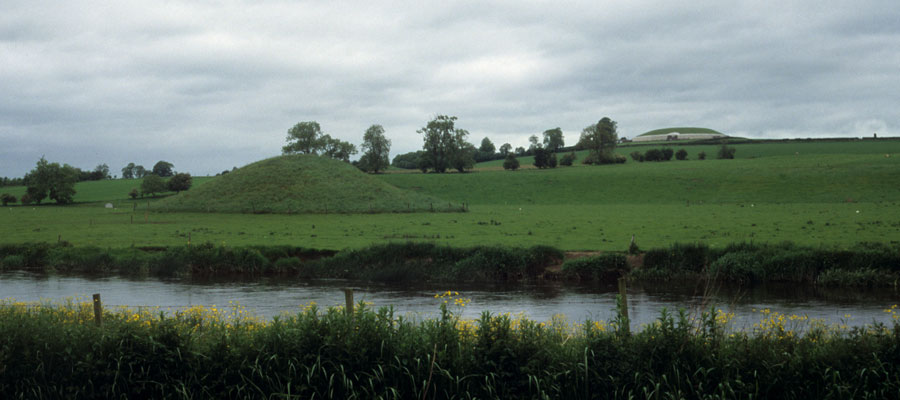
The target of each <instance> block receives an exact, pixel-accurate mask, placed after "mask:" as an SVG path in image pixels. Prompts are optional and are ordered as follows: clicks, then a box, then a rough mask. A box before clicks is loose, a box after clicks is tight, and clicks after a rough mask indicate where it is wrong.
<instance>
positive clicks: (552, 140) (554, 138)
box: [544, 128, 565, 153]
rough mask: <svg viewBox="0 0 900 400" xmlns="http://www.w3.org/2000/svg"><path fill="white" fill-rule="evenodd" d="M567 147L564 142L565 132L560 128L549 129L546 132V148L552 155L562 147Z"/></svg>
mask: <svg viewBox="0 0 900 400" xmlns="http://www.w3.org/2000/svg"><path fill="white" fill-rule="evenodd" d="M563 146H565V141H564V140H563V132H562V129H560V128H553V129H547V130H546V131H544V148H545V149H547V150H548V151H550V152H552V153H556V152H557V151H558V150H559V148H560V147H563Z"/></svg>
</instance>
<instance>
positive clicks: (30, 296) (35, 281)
mask: <svg viewBox="0 0 900 400" xmlns="http://www.w3.org/2000/svg"><path fill="white" fill-rule="evenodd" d="M346 287H349V288H353V289H354V291H355V298H356V300H357V301H366V302H370V303H373V304H374V307H380V306H388V305H393V306H394V308H395V310H397V311H398V312H399V313H400V314H401V315H407V316H408V317H410V318H427V317H434V316H436V315H437V313H438V307H439V305H440V302H441V300H439V299H435V298H434V295H435V294H436V293H439V292H443V291H446V290H454V291H459V292H460V293H461V295H462V296H463V297H467V298H470V299H472V302H471V303H470V304H469V305H468V306H467V307H465V308H464V309H463V310H461V312H462V315H463V317H464V318H477V317H478V316H479V315H480V314H481V313H482V312H483V311H490V312H491V313H506V312H509V313H511V314H522V315H523V316H526V317H528V318H531V319H535V320H540V321H545V320H549V319H550V318H551V317H552V316H553V315H554V314H558V313H560V314H564V315H566V316H567V317H568V318H569V320H571V321H575V322H582V321H584V320H586V319H592V320H605V321H609V320H611V319H613V318H614V312H613V308H614V307H615V298H616V292H617V288H616V286H615V285H577V284H572V283H560V282H552V283H542V284H515V285H500V284H454V285H448V284H434V283H422V284H415V285H410V284H404V285H402V286H395V285H388V284H378V283H371V282H348V281H336V280H317V281H309V280H300V279H286V278H281V277H279V278H265V279H253V280H235V279H218V280H216V279H203V280H200V279H168V280H159V279H155V278H127V277H110V276H83V275H79V276H66V275H57V274H49V275H47V274H32V273H24V272H7V273H2V274H0V298H15V299H17V300H21V301H38V300H42V299H44V300H53V301H63V300H65V299H66V298H71V297H76V296H81V297H82V298H84V299H87V298H89V297H90V295H91V294H92V293H101V294H102V296H103V303H104V304H105V305H107V306H118V305H125V306H135V307H137V306H159V307H162V308H178V307H188V306H191V305H198V304H199V305H217V306H220V307H221V306H227V305H228V304H229V302H237V303H239V304H241V305H242V306H245V307H247V308H248V309H250V310H252V311H254V312H255V313H257V314H259V315H262V316H266V317H270V316H273V315H278V314H280V313H283V312H288V313H294V312H297V311H299V310H300V306H302V305H305V304H308V303H310V302H315V303H317V304H318V305H319V306H322V307H327V306H332V305H339V304H343V302H344V295H343V293H342V292H341V290H340V289H341V288H346ZM628 296H629V299H628V300H629V314H630V316H631V318H632V321H633V324H634V326H636V327H638V326H640V325H641V324H646V323H650V322H652V321H653V320H655V319H656V318H657V317H658V316H659V313H660V311H661V310H662V309H663V308H667V309H668V310H670V311H675V310H678V309H681V308H683V309H686V310H687V311H688V312H690V313H692V314H697V313H698V312H699V311H700V310H708V309H709V308H710V307H716V308H720V309H723V310H727V311H731V312H734V313H735V314H736V315H737V319H736V324H738V326H750V325H752V323H754V322H757V321H759V319H760V318H761V316H760V315H759V314H758V312H755V311H754V310H757V311H758V310H761V309H764V308H770V309H772V310H774V311H779V312H782V313H785V314H792V313H796V314H805V315H807V316H809V317H810V318H823V319H825V320H826V321H830V322H833V323H847V325H851V326H854V325H861V324H866V323H871V322H872V321H882V322H888V320H889V318H888V316H887V315H886V314H885V313H884V312H883V309H885V308H888V307H890V305H892V304H896V303H898V294H897V292H896V291H894V290H859V289H826V288H818V287H812V286H803V285H784V284H781V285H775V284H769V285H765V286H755V287H753V288H740V287H729V286H707V285H702V284H694V283H688V284H677V283H672V282H663V283H658V284H640V285H632V286H631V287H629V289H628ZM846 314H850V315H851V317H850V318H847V317H846V316H845V315H846Z"/></svg>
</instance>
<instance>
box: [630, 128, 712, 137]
mask: <svg viewBox="0 0 900 400" xmlns="http://www.w3.org/2000/svg"><path fill="white" fill-rule="evenodd" d="M675 132H678V133H709V134H717V135H721V134H722V132H719V131H715V130H712V129H708V128H695V127H674V128H662V129H654V130H652V131H648V132H644V133H642V134H640V135H638V136H653V135H668V134H670V133H675Z"/></svg>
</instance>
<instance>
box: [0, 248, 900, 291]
mask: <svg viewBox="0 0 900 400" xmlns="http://www.w3.org/2000/svg"><path fill="white" fill-rule="evenodd" d="M638 260H640V261H638ZM554 266H557V267H560V268H553V267H554ZM0 270H23V271H35V272H62V273H103V274H120V275H125V276H147V275H150V276H160V277H171V276H176V277H177V276H185V277H186V276H195V277H204V276H239V275H241V276H263V275H273V274H274V275H284V276H295V277H298V278H301V279H325V278H327V279H350V280H368V281H379V282H411V281H426V280H427V281H438V282H440V281H447V282H470V281H478V282H520V281H533V280H573V281H597V282H613V281H615V280H616V279H618V278H619V277H627V278H629V279H633V280H638V281H653V280H672V279H684V280H698V281H700V280H712V281H720V282H729V283H736V284H743V285H753V284H757V283H765V282H793V283H801V284H815V285H823V286H853V287H897V285H898V279H900V247H898V246H896V245H893V246H892V245H887V244H882V243H860V244H857V245H856V246H853V247H851V248H849V249H836V248H825V247H821V248H817V247H809V246H799V245H795V244H792V243H789V242H786V243H777V244H758V243H734V244H731V245H728V246H726V247H723V248H712V247H709V246H708V245H706V244H702V243H695V244H681V243H676V244H674V245H672V246H670V247H666V248H658V249H649V250H646V251H641V250H640V249H638V248H637V247H636V246H633V247H632V248H631V249H629V251H627V252H607V253H597V254H595V255H593V256H589V257H582V258H573V259H566V257H565V253H564V252H563V251H561V250H559V249H556V248H553V247H550V246H533V247H529V248H521V247H510V246H477V247H468V248H460V247H451V246H444V245H437V244H434V243H427V242H406V243H389V244H381V245H373V246H369V247H366V248H362V249H355V250H344V251H340V252H336V251H333V250H317V249H308V248H302V247H296V246H244V247H226V246H216V245H213V244H211V243H202V244H197V245H187V246H173V247H149V248H120V249H110V248H107V249H103V248H98V247H92V246H82V247H76V246H71V245H69V244H67V243H65V242H63V243H60V244H49V243H23V244H4V245H0Z"/></svg>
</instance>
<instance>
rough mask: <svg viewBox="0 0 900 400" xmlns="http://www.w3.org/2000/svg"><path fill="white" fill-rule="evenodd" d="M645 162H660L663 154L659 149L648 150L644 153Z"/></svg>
mask: <svg viewBox="0 0 900 400" xmlns="http://www.w3.org/2000/svg"><path fill="white" fill-rule="evenodd" d="M644 160H645V161H662V160H663V153H662V151H661V150H659V149H650V150H647V151H645V152H644Z"/></svg>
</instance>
